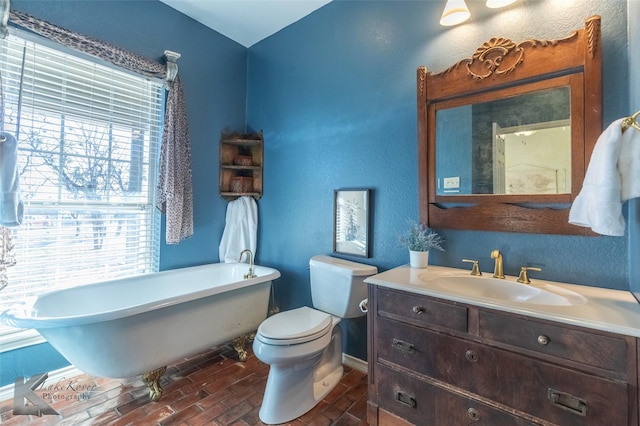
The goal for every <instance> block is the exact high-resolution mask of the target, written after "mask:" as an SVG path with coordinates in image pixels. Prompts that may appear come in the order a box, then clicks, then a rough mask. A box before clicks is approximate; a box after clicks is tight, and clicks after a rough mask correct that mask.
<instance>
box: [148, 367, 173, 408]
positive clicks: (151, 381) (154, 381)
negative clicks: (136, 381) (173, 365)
mask: <svg viewBox="0 0 640 426" xmlns="http://www.w3.org/2000/svg"><path fill="white" fill-rule="evenodd" d="M165 371H167V367H162V368H158V369H157V370H153V371H151V372H149V373H145V374H143V375H142V381H143V382H144V384H145V385H147V386H148V387H149V398H151V400H152V401H159V400H160V398H161V397H162V387H161V386H160V377H162V375H163V374H164V372H165Z"/></svg>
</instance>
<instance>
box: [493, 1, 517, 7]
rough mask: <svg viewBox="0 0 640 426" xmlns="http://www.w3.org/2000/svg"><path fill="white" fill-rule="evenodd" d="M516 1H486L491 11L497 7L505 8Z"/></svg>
mask: <svg viewBox="0 0 640 426" xmlns="http://www.w3.org/2000/svg"><path fill="white" fill-rule="evenodd" d="M515 1H516V0H487V7H490V8H491V9H498V8H499V7H505V6H508V5H510V4H511V3H514V2H515Z"/></svg>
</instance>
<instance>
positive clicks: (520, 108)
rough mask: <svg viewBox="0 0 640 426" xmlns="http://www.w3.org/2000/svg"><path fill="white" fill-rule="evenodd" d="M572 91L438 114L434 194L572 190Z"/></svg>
mask: <svg viewBox="0 0 640 426" xmlns="http://www.w3.org/2000/svg"><path fill="white" fill-rule="evenodd" d="M570 97H571V91H570V88H569V87H558V88H553V89H547V90H542V91H538V92H532V93H526V94H523V95H519V96H511V97H508V98H504V99H494V100H491V101H489V102H482V103H471V104H467V105H462V106H456V107H452V108H443V109H439V110H438V111H437V112H436V194H438V195H469V194H569V193H571V127H570V117H571V105H570Z"/></svg>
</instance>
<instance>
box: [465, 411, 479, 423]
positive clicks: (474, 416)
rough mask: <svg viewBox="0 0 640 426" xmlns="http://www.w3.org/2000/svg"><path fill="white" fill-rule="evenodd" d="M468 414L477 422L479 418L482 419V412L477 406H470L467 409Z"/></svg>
mask: <svg viewBox="0 0 640 426" xmlns="http://www.w3.org/2000/svg"><path fill="white" fill-rule="evenodd" d="M467 415H468V416H469V418H470V419H471V420H473V421H474V422H477V421H478V420H480V413H479V412H478V410H476V409H475V408H469V409H468V410H467Z"/></svg>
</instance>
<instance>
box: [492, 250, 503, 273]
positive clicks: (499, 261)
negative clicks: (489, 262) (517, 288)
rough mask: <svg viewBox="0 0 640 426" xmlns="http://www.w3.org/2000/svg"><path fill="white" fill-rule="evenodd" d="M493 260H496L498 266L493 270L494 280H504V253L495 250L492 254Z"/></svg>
mask: <svg viewBox="0 0 640 426" xmlns="http://www.w3.org/2000/svg"><path fill="white" fill-rule="evenodd" d="M491 258H492V259H495V260H496V265H495V267H494V269H493V278H501V279H502V278H504V271H503V267H502V253H500V250H493V251H492V252H491Z"/></svg>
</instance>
